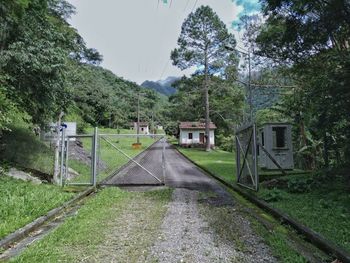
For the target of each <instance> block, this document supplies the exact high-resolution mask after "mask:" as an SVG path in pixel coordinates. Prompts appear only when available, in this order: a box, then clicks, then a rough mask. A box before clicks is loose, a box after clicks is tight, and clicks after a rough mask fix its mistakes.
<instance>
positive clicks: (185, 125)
mask: <svg viewBox="0 0 350 263" xmlns="http://www.w3.org/2000/svg"><path fill="white" fill-rule="evenodd" d="M209 128H210V145H211V146H212V147H214V146H215V129H216V126H215V124H214V123H212V122H211V123H210V126H209ZM179 131H180V135H179V145H181V146H185V147H190V146H192V145H193V146H204V145H205V123H204V122H180V125H179Z"/></svg>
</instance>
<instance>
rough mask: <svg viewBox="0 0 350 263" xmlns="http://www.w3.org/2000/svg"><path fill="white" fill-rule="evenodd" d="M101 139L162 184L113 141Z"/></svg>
mask: <svg viewBox="0 0 350 263" xmlns="http://www.w3.org/2000/svg"><path fill="white" fill-rule="evenodd" d="M101 138H102V139H103V140H105V141H106V142H107V143H109V144H110V145H111V146H112V147H113V148H114V149H116V150H117V151H118V152H120V153H121V154H123V155H124V156H125V157H126V158H128V159H129V160H130V161H132V162H133V163H135V164H136V165H138V166H139V167H141V168H142V169H143V170H145V171H146V172H147V173H148V174H150V175H151V176H152V177H153V178H154V179H156V180H157V181H158V182H160V183H162V181H161V180H160V179H159V178H158V177H157V176H155V175H154V174H152V173H151V172H150V171H148V170H147V169H146V168H145V167H143V166H142V165H141V164H139V163H138V162H136V161H135V160H134V159H133V158H132V157H130V156H129V155H127V154H126V153H125V152H123V151H122V150H120V149H119V148H118V147H117V146H115V145H114V144H113V143H112V142H111V141H109V140H108V139H106V138H105V137H103V136H101Z"/></svg>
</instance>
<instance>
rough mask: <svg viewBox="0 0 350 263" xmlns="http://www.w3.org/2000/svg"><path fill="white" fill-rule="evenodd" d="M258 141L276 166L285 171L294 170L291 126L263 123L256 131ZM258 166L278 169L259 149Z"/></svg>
mask: <svg viewBox="0 0 350 263" xmlns="http://www.w3.org/2000/svg"><path fill="white" fill-rule="evenodd" d="M258 141H259V143H260V144H261V145H262V146H264V148H265V149H266V150H267V151H268V152H269V153H270V154H271V155H272V157H273V158H274V159H275V160H276V161H277V162H278V164H279V165H280V166H281V167H282V168H283V169H286V170H292V169H294V160H293V145H292V126H291V125H290V124H288V123H265V124H263V125H262V126H261V127H259V129H258ZM258 159H259V166H260V167H261V168H263V169H268V170H276V169H278V167H277V166H276V165H275V164H274V163H273V162H272V160H271V159H270V158H269V157H268V156H267V155H266V153H265V152H264V151H263V150H262V149H261V148H260V147H259V151H258Z"/></svg>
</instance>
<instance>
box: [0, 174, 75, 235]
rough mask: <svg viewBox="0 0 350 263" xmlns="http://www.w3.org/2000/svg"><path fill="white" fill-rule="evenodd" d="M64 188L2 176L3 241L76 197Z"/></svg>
mask: <svg viewBox="0 0 350 263" xmlns="http://www.w3.org/2000/svg"><path fill="white" fill-rule="evenodd" d="M72 196H73V194H72V193H67V192H64V191H63V190H62V188H61V187H58V186H53V185H47V184H41V185H34V184H32V183H30V182H24V181H20V180H15V179H12V178H10V177H7V176H4V175H0V200H1V202H0V238H3V237H5V236H6V235H8V234H10V233H12V232H14V231H15V230H17V229H18V228H20V227H23V226H24V225H26V224H28V223H30V222H32V221H33V220H34V219H36V218H38V217H40V216H42V215H44V214H46V213H47V212H48V211H50V210H51V209H53V208H55V207H58V206H59V205H61V204H63V203H64V202H65V201H67V200H69V199H70V198H72Z"/></svg>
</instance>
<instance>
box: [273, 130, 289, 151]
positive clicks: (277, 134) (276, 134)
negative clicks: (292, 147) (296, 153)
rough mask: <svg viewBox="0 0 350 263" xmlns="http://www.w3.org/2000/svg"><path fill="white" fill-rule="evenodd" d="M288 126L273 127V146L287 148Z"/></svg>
mask: <svg viewBox="0 0 350 263" xmlns="http://www.w3.org/2000/svg"><path fill="white" fill-rule="evenodd" d="M286 131H287V128H286V127H272V136H273V147H274V148H285V147H286Z"/></svg>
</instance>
